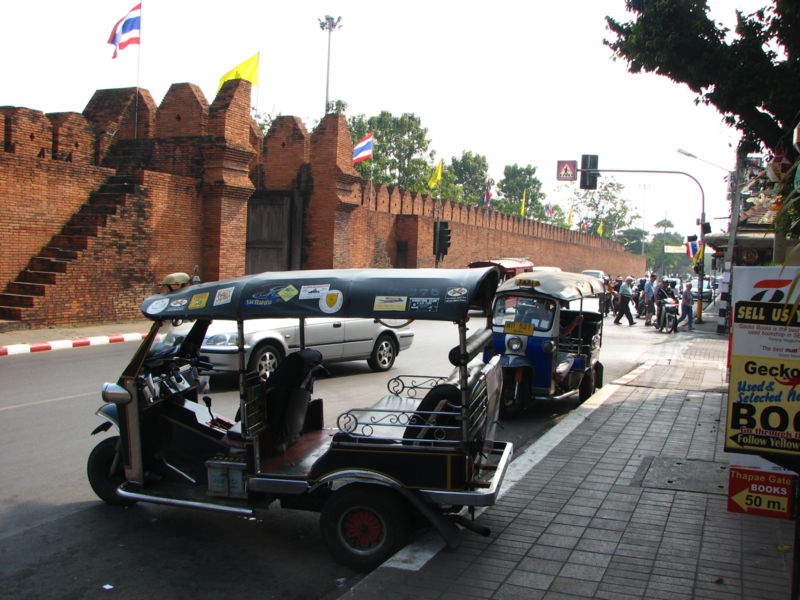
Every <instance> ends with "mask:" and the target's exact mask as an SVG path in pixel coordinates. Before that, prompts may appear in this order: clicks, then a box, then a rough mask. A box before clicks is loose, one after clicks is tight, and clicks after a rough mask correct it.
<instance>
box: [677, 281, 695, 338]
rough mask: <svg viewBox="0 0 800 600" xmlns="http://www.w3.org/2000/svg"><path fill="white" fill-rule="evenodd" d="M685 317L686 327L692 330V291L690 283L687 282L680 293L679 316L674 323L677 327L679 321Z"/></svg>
mask: <svg viewBox="0 0 800 600" xmlns="http://www.w3.org/2000/svg"><path fill="white" fill-rule="evenodd" d="M684 319H687V323H686V329H688V330H689V331H694V293H693V292H692V284H691V283H687V284H686V287H685V288H684V289H683V294H682V295H681V317H680V319H678V322H677V323H676V324H675V326H676V327H677V326H678V325H680V324H681V321H683V320H684Z"/></svg>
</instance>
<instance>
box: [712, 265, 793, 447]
mask: <svg viewBox="0 0 800 600" xmlns="http://www.w3.org/2000/svg"><path fill="white" fill-rule="evenodd" d="M798 277H800V268H798V267H786V268H781V267H735V268H734V270H733V288H732V290H731V291H732V305H733V327H732V330H731V331H732V345H731V370H730V381H729V388H728V418H727V424H726V436H725V450H726V451H729V452H745V453H754V454H762V455H770V454H782V455H785V454H797V455H798V456H800V312H797V313H795V314H794V315H792V305H793V304H794V303H795V302H796V301H797V298H798V290H800V284H799V285H797V286H795V289H794V290H792V289H791V288H792V282H793V280H795V278H798Z"/></svg>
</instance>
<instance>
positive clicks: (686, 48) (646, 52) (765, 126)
mask: <svg viewBox="0 0 800 600" xmlns="http://www.w3.org/2000/svg"><path fill="white" fill-rule="evenodd" d="M765 3H767V4H768V6H766V7H765V8H762V9H760V10H758V11H756V12H754V13H752V14H745V13H743V12H742V11H737V13H736V14H737V25H736V27H735V31H734V32H733V33H735V35H730V34H731V32H730V31H729V30H728V29H726V28H724V27H722V26H721V25H718V24H716V23H714V22H713V21H712V20H711V19H709V18H708V14H707V13H708V5H707V2H706V0H680V1H666V0H626V7H627V9H628V11H629V12H630V13H632V14H633V17H634V18H633V19H632V20H631V21H628V22H620V21H616V20H615V19H612V18H611V17H606V22H607V24H608V28H609V29H610V30H611V31H612V32H613V33H614V34H615V35H616V39H613V40H605V42H604V43H605V44H606V45H607V46H608V47H609V48H611V49H612V50H613V52H614V56H615V57H616V58H620V59H622V60H625V61H626V62H627V63H628V71H630V72H631V73H639V72H642V71H644V72H649V73H657V74H659V75H664V76H666V77H668V78H669V79H671V80H672V81H674V82H676V83H684V84H686V85H687V86H689V88H690V89H691V90H692V91H693V92H695V94H697V97H696V102H697V103H702V104H708V105H712V106H714V107H716V108H717V110H719V112H720V113H721V114H722V115H723V118H724V120H725V122H727V123H728V124H730V125H732V126H734V127H736V128H737V129H739V130H740V131H741V132H742V134H743V139H744V142H745V143H747V144H751V145H753V146H758V145H763V146H764V147H766V148H767V149H768V150H770V151H771V153H772V154H773V155H782V154H783V155H785V156H786V157H787V158H788V160H789V162H790V163H793V162H794V161H795V160H796V159H797V155H798V152H797V150H796V149H795V148H794V147H793V146H792V143H791V136H792V131H793V129H794V127H795V126H796V125H797V119H798V108H800V85H798V83H797V82H798V81H800V3H798V2H797V0H771V1H770V0H765ZM783 192H784V197H786V196H787V195H788V194H789V193H790V186H789V185H787V186H785V187H784V190H783ZM782 217H783V219H782V225H783V227H784V228H785V229H786V232H787V233H788V234H790V235H793V236H795V237H800V205H798V204H794V206H791V207H789V208H787V209H786V210H785V211H784V214H783V215H782Z"/></svg>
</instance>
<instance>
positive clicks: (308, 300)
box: [141, 267, 499, 321]
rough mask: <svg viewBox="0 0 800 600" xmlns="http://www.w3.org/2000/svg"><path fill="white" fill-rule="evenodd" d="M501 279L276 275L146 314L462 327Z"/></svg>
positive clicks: (157, 304)
mask: <svg viewBox="0 0 800 600" xmlns="http://www.w3.org/2000/svg"><path fill="white" fill-rule="evenodd" d="M498 279H499V275H498V271H497V269H495V268H491V267H488V268H482V269H325V270H314V271H273V272H268V273H260V274H256V275H246V276H244V277H238V278H236V279H228V280H224V281H214V282H209V283H201V284H198V285H193V286H189V287H185V288H181V289H179V290H176V291H174V292H170V293H163V294H155V295H153V296H150V297H149V298H147V299H146V300H144V302H142V305H141V310H142V313H144V315H145V316H146V317H147V318H149V319H153V320H154V321H155V320H159V319H186V320H189V319H231V320H239V319H243V320H244V319H264V318H279V317H294V318H298V317H325V316H337V317H375V318H382V319H426V320H434V321H458V320H462V319H463V318H465V317H466V316H467V314H468V312H469V310H470V309H484V308H488V307H489V306H490V305H491V301H492V298H493V297H494V292H495V290H496V288H497V283H498Z"/></svg>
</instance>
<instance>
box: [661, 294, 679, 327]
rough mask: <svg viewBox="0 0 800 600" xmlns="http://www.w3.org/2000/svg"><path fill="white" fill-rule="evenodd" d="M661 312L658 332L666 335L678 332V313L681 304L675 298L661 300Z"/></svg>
mask: <svg viewBox="0 0 800 600" xmlns="http://www.w3.org/2000/svg"><path fill="white" fill-rule="evenodd" d="M659 303H660V304H661V312H660V314H659V319H658V330H659V331H663V332H665V333H675V332H676V331H678V311H679V309H680V304H679V303H678V301H677V300H676V299H675V298H672V297H669V298H665V299H663V300H659Z"/></svg>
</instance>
